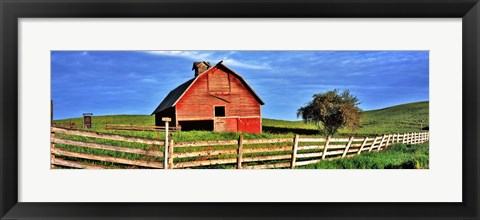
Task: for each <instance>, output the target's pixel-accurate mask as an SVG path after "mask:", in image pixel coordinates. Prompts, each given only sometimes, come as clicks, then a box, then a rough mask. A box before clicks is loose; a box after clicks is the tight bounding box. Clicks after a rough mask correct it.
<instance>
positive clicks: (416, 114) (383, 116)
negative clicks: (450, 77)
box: [55, 101, 429, 141]
mask: <svg viewBox="0 0 480 220" xmlns="http://www.w3.org/2000/svg"><path fill="white" fill-rule="evenodd" d="M428 104H429V103H428V101H425V102H415V103H408V104H403V105H397V106H392V107H388V108H384V109H378V110H372V111H365V112H364V114H363V116H362V128H360V129H358V130H355V131H351V130H348V129H341V130H340V132H339V134H338V135H339V136H344V135H351V134H355V135H374V134H387V133H406V132H416V131H420V130H421V127H426V126H428V123H429V120H428V115H429V107H428V106H429V105H428ZM422 121H423V123H421V122H422ZM55 122H57V123H67V122H73V123H75V124H82V123H83V119H82V118H72V119H64V120H56V121H55ZM106 123H110V124H142V125H154V124H155V119H154V117H153V116H149V115H109V116H94V117H93V129H94V130H104V129H105V124H106ZM263 131H264V133H263V134H261V135H255V134H248V135H246V137H245V138H274V137H291V136H292V135H293V134H301V135H314V136H322V134H321V133H320V132H319V130H318V128H317V127H316V126H315V125H312V124H305V123H303V121H301V120H300V121H284V120H276V119H267V118H264V119H263ZM109 132H114V133H122V134H129V135H135V136H144V137H152V138H155V137H156V136H157V134H156V133H154V132H128V131H109ZM174 136H176V137H177V139H180V140H185V141H187V140H219V139H235V138H237V137H238V134H236V133H222V134H218V133H215V132H207V131H191V132H180V133H176V134H174Z"/></svg>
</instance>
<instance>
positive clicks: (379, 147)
mask: <svg viewBox="0 0 480 220" xmlns="http://www.w3.org/2000/svg"><path fill="white" fill-rule="evenodd" d="M386 137H387V135H386V134H384V135H383V136H382V140H381V141H380V144H379V145H378V149H377V151H380V149H382V144H383V141H384V140H385V138H386ZM385 147H386V144H385Z"/></svg>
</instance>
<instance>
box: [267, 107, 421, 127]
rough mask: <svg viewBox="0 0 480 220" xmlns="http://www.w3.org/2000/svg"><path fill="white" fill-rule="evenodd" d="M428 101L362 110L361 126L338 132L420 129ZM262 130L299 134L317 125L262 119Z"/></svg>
mask: <svg viewBox="0 0 480 220" xmlns="http://www.w3.org/2000/svg"><path fill="white" fill-rule="evenodd" d="M428 110H429V109H428V101H425V102H414V103H408V104H403V105H397V106H392V107H388V108H384V109H378V110H371V111H365V112H363V116H362V123H361V124H362V128H360V129H358V130H355V131H352V130H348V129H341V130H340V131H339V133H340V134H344V135H346V134H385V133H405V132H415V131H420V130H421V128H424V127H427V126H428V123H429V120H428V112H429V111H428ZM263 129H264V131H267V132H271V133H276V132H282V131H286V130H293V131H297V132H296V133H300V134H315V133H316V130H318V129H317V127H316V126H315V125H313V124H305V123H303V121H284V120H275V119H263Z"/></svg>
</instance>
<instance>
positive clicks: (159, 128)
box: [105, 124, 182, 132]
mask: <svg viewBox="0 0 480 220" xmlns="http://www.w3.org/2000/svg"><path fill="white" fill-rule="evenodd" d="M105 129H106V130H124V131H165V126H149V125H134V124H105ZM181 130H182V128H181V127H180V126H178V127H168V131H170V132H171V131H181Z"/></svg>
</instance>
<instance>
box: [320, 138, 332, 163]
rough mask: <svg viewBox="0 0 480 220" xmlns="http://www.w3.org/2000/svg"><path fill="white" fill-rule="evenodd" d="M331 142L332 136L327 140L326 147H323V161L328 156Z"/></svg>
mask: <svg viewBox="0 0 480 220" xmlns="http://www.w3.org/2000/svg"><path fill="white" fill-rule="evenodd" d="M329 142H330V135H328V136H327V140H326V141H325V146H324V147H323V153H322V160H325V157H326V156H327V151H328V143H329Z"/></svg>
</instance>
